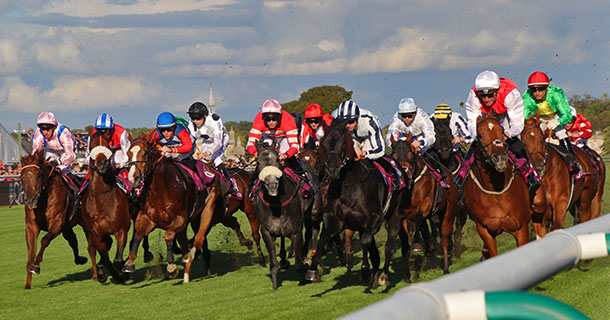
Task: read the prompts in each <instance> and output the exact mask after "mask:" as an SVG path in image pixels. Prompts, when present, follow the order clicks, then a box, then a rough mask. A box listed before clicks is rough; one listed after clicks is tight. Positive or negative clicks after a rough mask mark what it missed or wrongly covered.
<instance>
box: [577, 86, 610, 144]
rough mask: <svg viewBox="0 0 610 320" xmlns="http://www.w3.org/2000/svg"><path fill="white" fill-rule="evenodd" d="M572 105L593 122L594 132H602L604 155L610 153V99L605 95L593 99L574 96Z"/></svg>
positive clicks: (588, 96)
mask: <svg viewBox="0 0 610 320" xmlns="http://www.w3.org/2000/svg"><path fill="white" fill-rule="evenodd" d="M569 100H570V105H571V106H572V107H574V109H576V112H578V113H579V114H582V115H583V116H585V117H586V118H587V119H589V121H591V126H592V127H593V132H596V131H602V133H603V137H604V143H603V144H602V149H603V152H604V153H606V154H607V153H610V135H608V134H609V133H610V131H609V130H610V97H609V96H608V94H607V93H604V94H603V95H602V96H601V98H595V97H592V96H591V95H589V94H585V95H583V96H580V95H573V96H572V97H571V98H570V99H569Z"/></svg>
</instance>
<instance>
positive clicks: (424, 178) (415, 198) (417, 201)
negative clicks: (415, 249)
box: [390, 134, 457, 282]
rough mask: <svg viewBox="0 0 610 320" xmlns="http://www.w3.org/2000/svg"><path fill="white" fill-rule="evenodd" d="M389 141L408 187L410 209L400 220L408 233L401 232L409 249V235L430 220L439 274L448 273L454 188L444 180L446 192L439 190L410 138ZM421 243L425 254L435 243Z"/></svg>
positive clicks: (427, 241)
mask: <svg viewBox="0 0 610 320" xmlns="http://www.w3.org/2000/svg"><path fill="white" fill-rule="evenodd" d="M390 140H391V143H392V151H393V152H392V153H393V154H392V155H393V156H394V157H395V158H397V159H398V161H399V162H400V164H401V165H402V167H403V168H404V169H405V172H406V180H407V181H408V184H409V185H411V186H412V192H411V199H410V201H409V203H410V205H409V206H408V207H405V208H404V217H405V218H406V222H407V225H410V227H409V228H408V229H409V230H405V231H407V233H408V234H409V246H410V245H411V244H412V242H413V239H412V235H413V234H414V233H415V232H417V231H418V230H420V229H421V230H422V231H423V230H424V229H425V230H426V231H427V229H428V227H427V225H426V220H430V222H431V226H432V228H433V231H434V232H433V234H437V233H438V232H436V231H437V230H440V234H441V248H442V251H443V272H444V273H449V244H450V238H451V235H452V233H453V222H454V211H455V205H456V201H457V188H456V187H455V186H454V185H453V181H452V179H450V178H449V179H447V180H448V182H449V189H444V188H442V187H441V186H440V185H439V184H438V183H437V182H436V180H435V178H434V176H433V175H432V173H431V172H430V168H428V165H427V164H426V162H425V161H424V159H423V157H422V156H420V155H419V152H418V150H417V149H416V148H413V147H412V146H411V144H410V141H412V140H413V137H412V136H411V134H409V135H408V136H407V137H406V140H403V139H400V140H398V141H395V140H394V138H393V137H392V138H390ZM443 170H444V171H445V174H446V175H447V176H448V177H451V172H449V170H448V169H447V168H444V167H443ZM434 221H437V222H434ZM403 225H404V224H403ZM426 233H427V232H425V233H424V235H425V234H426ZM423 240H424V242H425V243H426V251H428V253H430V251H431V250H430V242H435V241H436V240H435V239H429V237H428V238H425V239H423ZM403 252H404V251H403ZM407 255H408V251H407ZM405 269H407V268H405ZM407 271H408V269H407ZM403 279H404V280H405V281H407V282H410V274H409V273H408V272H407V274H406V275H405V277H404V278H403Z"/></svg>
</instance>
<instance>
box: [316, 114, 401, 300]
mask: <svg viewBox="0 0 610 320" xmlns="http://www.w3.org/2000/svg"><path fill="white" fill-rule="evenodd" d="M345 124H346V121H342V120H336V119H335V120H334V121H333V123H332V124H331V126H329V127H328V128H327V130H326V133H325V135H324V137H323V138H322V140H321V141H320V150H319V151H320V159H321V161H320V163H322V167H323V168H324V169H323V170H326V174H327V175H328V179H330V186H329V192H328V205H327V206H325V208H324V212H323V221H324V228H323V229H322V232H321V233H320V240H319V241H318V247H317V252H316V254H315V255H314V256H313V258H312V263H311V265H310V267H309V270H308V271H307V275H306V278H307V280H310V281H318V280H319V279H320V275H319V271H318V266H319V264H320V258H321V256H322V255H323V254H324V252H325V249H326V244H327V243H328V241H330V239H331V238H332V237H334V236H335V235H337V234H339V233H340V232H341V231H342V230H344V229H350V230H353V231H358V232H359V233H360V243H361V245H362V252H363V260H362V274H361V277H362V279H363V280H364V281H366V282H367V283H368V284H369V285H371V286H372V287H373V288H377V286H378V285H379V284H382V285H383V284H385V283H387V277H388V276H387V275H388V273H389V262H390V260H391V258H392V255H393V254H394V240H395V238H396V235H398V233H399V231H400V228H401V216H400V215H399V211H400V210H402V204H403V200H404V197H403V194H404V191H405V190H407V189H406V188H402V189H400V190H398V191H391V189H390V188H391V184H390V185H386V182H385V180H384V177H383V176H382V174H381V173H380V172H379V170H378V169H377V167H376V166H375V165H374V164H373V162H372V161H371V160H369V159H362V160H358V161H355V157H354V148H353V140H352V135H351V133H350V132H348V131H346V130H345ZM384 221H387V224H388V238H387V241H386V245H385V265H384V267H383V271H382V273H381V274H380V275H379V274H378V272H379V262H380V259H379V251H378V250H377V246H376V244H375V234H376V233H377V232H378V231H379V229H380V228H381V226H382V224H383V223H384ZM369 255H370V264H369ZM370 266H372V268H370Z"/></svg>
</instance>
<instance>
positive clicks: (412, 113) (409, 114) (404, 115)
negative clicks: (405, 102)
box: [400, 112, 415, 119]
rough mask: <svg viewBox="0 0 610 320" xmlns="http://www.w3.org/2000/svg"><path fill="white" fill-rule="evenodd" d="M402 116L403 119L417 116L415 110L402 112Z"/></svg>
mask: <svg viewBox="0 0 610 320" xmlns="http://www.w3.org/2000/svg"><path fill="white" fill-rule="evenodd" d="M400 117H401V118H403V119H411V118H413V117H415V112H409V113H401V114H400Z"/></svg>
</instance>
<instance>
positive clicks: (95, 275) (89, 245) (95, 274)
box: [86, 232, 106, 282]
mask: <svg viewBox="0 0 610 320" xmlns="http://www.w3.org/2000/svg"><path fill="white" fill-rule="evenodd" d="M86 235H87V251H88V252H89V257H90V258H91V264H92V269H93V277H92V279H93V280H98V278H99V275H98V270H97V263H96V260H95V253H96V250H95V244H94V243H93V237H95V235H92V234H91V233H90V232H88V233H86ZM105 281H106V280H105V279H104V281H102V282H105Z"/></svg>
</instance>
